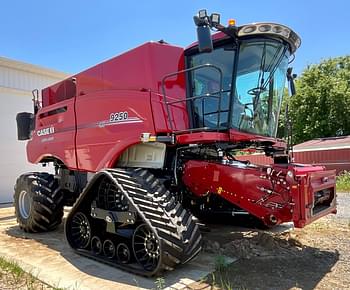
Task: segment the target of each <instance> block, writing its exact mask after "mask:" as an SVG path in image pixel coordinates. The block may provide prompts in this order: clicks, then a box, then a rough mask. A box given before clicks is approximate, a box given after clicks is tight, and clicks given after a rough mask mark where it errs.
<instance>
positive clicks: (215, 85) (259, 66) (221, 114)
mask: <svg viewBox="0 0 350 290" xmlns="http://www.w3.org/2000/svg"><path fill="white" fill-rule="evenodd" d="M237 53H238V57H236V54H237ZM235 59H237V65H236V66H235ZM288 59H289V52H288V47H287V46H286V45H285V44H283V43H282V42H279V41H276V40H270V39H254V40H245V41H242V42H241V43H240V45H239V48H238V49H237V48H233V47H232V45H225V46H222V47H217V48H216V49H215V50H214V51H213V52H212V53H203V54H196V55H193V56H191V57H190V59H189V60H190V62H189V64H190V66H191V67H195V66H198V65H203V64H211V65H213V66H215V67H218V68H219V69H220V70H221V74H220V73H219V72H218V70H216V69H213V67H206V68H201V69H198V70H193V71H192V72H191V76H190V79H191V82H192V92H191V93H192V96H195V97H198V96H205V97H204V98H198V99H195V100H194V101H193V104H192V125H193V127H194V128H200V127H208V128H213V129H220V128H228V127H230V128H235V129H238V130H240V131H244V132H248V133H252V134H257V135H263V136H269V137H275V136H276V131H277V124H278V116H279V111H280V107H281V101H282V96H283V92H284V87H285V78H286V71H287V66H288ZM234 68H236V69H234ZM234 71H235V73H234ZM220 84H221V88H220Z"/></svg>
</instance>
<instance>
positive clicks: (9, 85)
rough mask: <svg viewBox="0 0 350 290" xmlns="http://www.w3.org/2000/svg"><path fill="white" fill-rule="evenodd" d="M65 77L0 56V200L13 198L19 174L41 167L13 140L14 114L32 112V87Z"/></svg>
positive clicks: (21, 142) (14, 135)
mask: <svg viewBox="0 0 350 290" xmlns="http://www.w3.org/2000/svg"><path fill="white" fill-rule="evenodd" d="M67 76H68V75H67V74H64V73H61V72H58V71H54V70H51V69H46V68H42V67H39V66H36V65H31V64H27V63H23V62H19V61H15V60H11V59H7V58H3V57H0V100H1V104H0V136H1V139H0V140H1V142H0V154H1V155H0V203H5V202H11V201H12V200H13V197H12V195H13V187H14V184H15V181H16V178H17V177H18V176H19V175H20V174H21V173H24V172H27V171H33V170H41V171H43V170H45V168H42V167H41V166H34V165H31V164H29V163H28V162H27V158H26V151H25V145H26V141H17V126H16V114H17V113H18V112H33V104H32V93H31V92H32V90H33V89H39V90H40V89H42V88H44V87H46V86H48V85H50V84H53V83H56V82H58V81H60V80H62V79H63V78H66V77H67ZM38 167H39V168H38Z"/></svg>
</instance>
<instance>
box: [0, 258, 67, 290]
mask: <svg viewBox="0 0 350 290" xmlns="http://www.w3.org/2000/svg"><path fill="white" fill-rule="evenodd" d="M0 289H28V290H47V289H49V290H64V289H62V288H56V287H50V286H49V285H47V284H45V283H43V282H41V281H40V280H39V279H38V278H37V277H35V276H33V275H31V274H30V273H26V272H25V271H24V270H23V269H22V268H21V267H20V266H19V265H18V264H17V263H16V262H13V261H8V260H6V259H4V258H3V257H0Z"/></svg>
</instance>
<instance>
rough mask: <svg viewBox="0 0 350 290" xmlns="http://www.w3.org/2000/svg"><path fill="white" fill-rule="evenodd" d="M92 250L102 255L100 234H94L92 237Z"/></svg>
mask: <svg viewBox="0 0 350 290" xmlns="http://www.w3.org/2000/svg"><path fill="white" fill-rule="evenodd" d="M91 252H93V253H94V254H95V255H100V254H101V253H102V242H101V239H100V238H99V237H98V236H93V237H92V239H91Z"/></svg>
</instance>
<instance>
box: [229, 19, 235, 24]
mask: <svg viewBox="0 0 350 290" xmlns="http://www.w3.org/2000/svg"><path fill="white" fill-rule="evenodd" d="M228 25H229V26H235V25H236V20H234V19H229V21H228Z"/></svg>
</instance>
